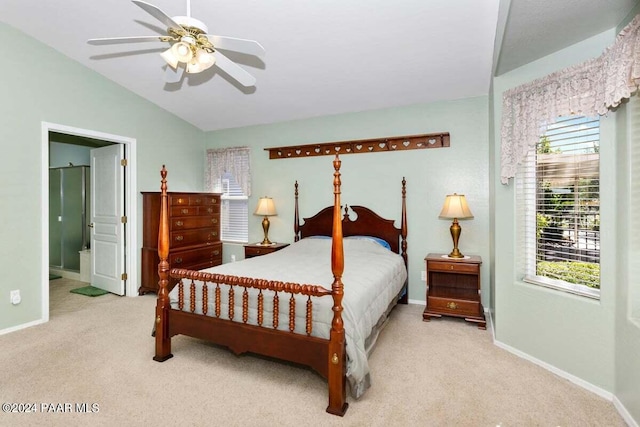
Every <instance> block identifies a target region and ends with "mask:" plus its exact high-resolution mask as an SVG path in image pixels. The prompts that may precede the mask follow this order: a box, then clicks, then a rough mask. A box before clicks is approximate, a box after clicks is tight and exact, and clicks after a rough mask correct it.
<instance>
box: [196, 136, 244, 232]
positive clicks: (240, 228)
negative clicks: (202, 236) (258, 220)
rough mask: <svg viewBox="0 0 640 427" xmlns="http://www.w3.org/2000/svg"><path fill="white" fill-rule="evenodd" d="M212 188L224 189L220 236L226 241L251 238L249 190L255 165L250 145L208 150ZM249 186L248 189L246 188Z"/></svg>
mask: <svg viewBox="0 0 640 427" xmlns="http://www.w3.org/2000/svg"><path fill="white" fill-rule="evenodd" d="M207 160H208V176H207V177H206V179H205V186H206V188H207V190H208V191H213V192H216V193H221V194H222V195H221V197H220V199H221V206H220V238H221V239H222V240H223V241H225V242H238V243H247V242H248V241H249V208H248V203H249V200H248V199H249V194H247V191H248V190H249V188H250V183H251V167H250V166H251V165H250V157H249V148H246V147H236V148H229V149H217V150H208V151H207ZM243 185H244V186H246V188H247V190H245V189H244V187H243Z"/></svg>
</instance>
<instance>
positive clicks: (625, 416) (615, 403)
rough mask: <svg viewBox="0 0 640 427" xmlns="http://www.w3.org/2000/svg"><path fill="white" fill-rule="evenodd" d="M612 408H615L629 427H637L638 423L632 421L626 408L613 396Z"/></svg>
mask: <svg viewBox="0 0 640 427" xmlns="http://www.w3.org/2000/svg"><path fill="white" fill-rule="evenodd" d="M613 406H615V407H616V409H617V410H618V413H619V414H620V416H621V417H622V418H623V419H624V421H625V422H626V423H627V425H628V426H629V427H638V423H637V422H636V420H634V419H633V417H632V416H631V414H630V413H629V411H627V408H625V407H624V405H623V404H622V402H620V401H619V400H618V398H617V397H615V396H613Z"/></svg>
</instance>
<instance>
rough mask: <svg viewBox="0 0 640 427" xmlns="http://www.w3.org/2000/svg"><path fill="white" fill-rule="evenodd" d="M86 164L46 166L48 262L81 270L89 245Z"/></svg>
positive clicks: (64, 268)
mask: <svg viewBox="0 0 640 427" xmlns="http://www.w3.org/2000/svg"><path fill="white" fill-rule="evenodd" d="M89 176H90V175H89V166H69V167H63V168H51V169H49V266H50V267H52V268H57V269H62V270H70V271H76V272H79V271H80V254H79V251H81V250H84V249H88V248H89V233H88V231H87V218H89V201H90V197H89Z"/></svg>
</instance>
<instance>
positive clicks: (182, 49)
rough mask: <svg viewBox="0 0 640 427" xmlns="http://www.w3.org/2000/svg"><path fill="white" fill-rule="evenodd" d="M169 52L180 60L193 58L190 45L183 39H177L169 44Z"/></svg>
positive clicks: (187, 60) (186, 60) (188, 60)
mask: <svg viewBox="0 0 640 427" xmlns="http://www.w3.org/2000/svg"><path fill="white" fill-rule="evenodd" d="M171 53H172V54H173V56H174V57H175V58H176V59H177V60H178V61H180V62H187V63H188V62H190V61H191V59H192V58H193V52H192V51H191V46H189V45H188V44H187V43H185V42H183V41H179V42H178V43H175V44H174V45H173V46H171Z"/></svg>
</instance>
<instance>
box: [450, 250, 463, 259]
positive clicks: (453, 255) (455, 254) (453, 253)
mask: <svg viewBox="0 0 640 427" xmlns="http://www.w3.org/2000/svg"><path fill="white" fill-rule="evenodd" d="M447 256H448V257H449V258H464V255H462V253H460V251H459V250H458V248H454V249H453V250H452V251H451V253H450V254H449V255H447Z"/></svg>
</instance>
